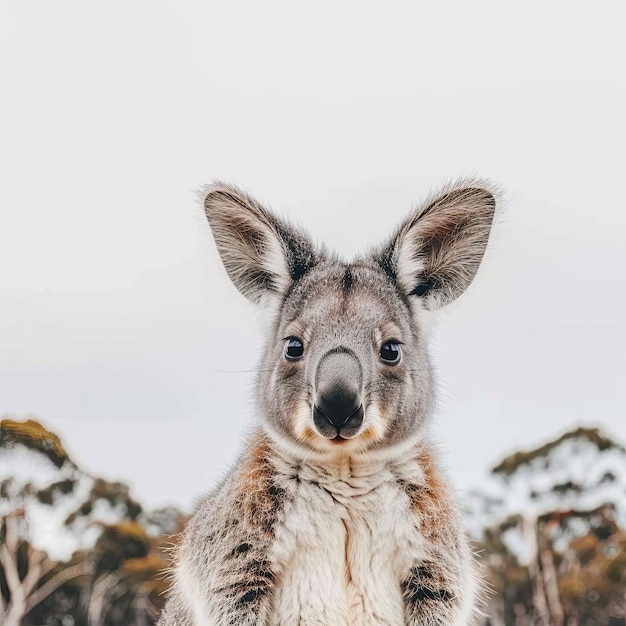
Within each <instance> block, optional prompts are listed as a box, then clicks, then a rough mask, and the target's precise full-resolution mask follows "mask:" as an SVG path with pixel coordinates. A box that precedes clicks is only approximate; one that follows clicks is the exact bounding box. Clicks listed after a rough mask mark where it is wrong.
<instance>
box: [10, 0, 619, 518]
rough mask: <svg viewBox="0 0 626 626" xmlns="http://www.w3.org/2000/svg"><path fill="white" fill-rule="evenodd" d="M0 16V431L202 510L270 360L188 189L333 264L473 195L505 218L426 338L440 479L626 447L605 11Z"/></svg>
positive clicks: (615, 147)
mask: <svg viewBox="0 0 626 626" xmlns="http://www.w3.org/2000/svg"><path fill="white" fill-rule="evenodd" d="M0 6H1V9H0V124H1V127H0V180H1V191H0V413H17V414H25V413H29V414H35V415H37V416H38V417H39V418H40V419H41V420H42V421H43V422H44V423H45V424H46V425H47V426H48V427H49V428H51V429H52V430H54V431H56V432H58V433H59V434H60V435H61V436H62V439H63V442H64V443H65V445H66V447H67V448H68V449H69V451H70V453H71V455H72V457H73V458H74V459H75V460H76V461H77V462H78V463H79V464H81V465H82V466H84V467H85V468H86V469H88V470H90V471H92V472H95V473H100V474H103V475H105V476H108V477H113V478H116V477H117V478H120V479H124V480H128V481H129V482H130V483H131V484H132V486H133V490H134V493H135V495H136V496H137V497H139V498H140V499H142V500H143V501H144V502H146V503H148V504H149V505H161V504H166V503H170V502H172V503H176V504H180V505H182V506H184V507H187V508H189V507H191V505H192V503H193V499H194V498H195V497H196V496H198V495H200V494H201V493H202V492H203V491H205V490H206V489H207V488H209V487H210V486H211V485H212V484H213V482H214V481H215V480H216V478H217V477H219V476H220V475H221V474H222V473H223V472H224V471H225V470H226V469H227V467H228V466H229V464H230V463H231V462H232V461H233V460H234V459H235V457H236V454H237V450H238V448H239V445H240V442H241V440H242V437H243V434H244V432H245V428H246V424H247V423H249V421H250V418H251V416H252V415H253V406H252V392H251V389H252V387H253V382H254V377H253V370H254V367H255V366H256V364H257V361H258V358H259V353H260V346H261V336H260V334H259V332H258V327H257V325H256V323H255V322H254V317H255V313H254V311H253V309H252V307H251V306H250V305H248V304H247V303H246V302H245V300H244V299H243V298H242V297H241V296H240V295H239V294H238V292H237V291H236V290H235V289H234V287H232V286H231V285H230V283H229V282H228V280H227V278H226V276H225V273H224V271H223V269H222V267H221V265H220V263H219V259H218V256H217V253H216V252H215V249H214V247H213V242H212V239H211V236H210V233H209V230H208V226H207V224H206V223H205V219H204V217H203V215H202V212H201V209H200V207H199V205H198V203H197V200H196V197H195V190H197V189H198V188H199V187H201V185H203V184H205V183H207V182H210V181H211V180H213V179H225V180H228V181H231V182H234V183H237V184H241V185H243V186H245V187H246V188H248V189H249V190H250V191H252V192H253V193H254V194H255V195H256V196H257V197H258V198H260V199H261V200H262V201H265V202H266V203H268V204H269V205H271V206H272V207H273V208H274V209H275V210H276V211H278V212H279V213H282V214H284V215H287V216H289V217H291V218H293V219H295V220H296V221H298V222H300V223H301V224H303V225H304V226H306V227H307V228H308V229H309V231H310V232H311V233H312V234H313V235H314V236H315V238H316V239H318V240H324V241H326V242H327V243H328V244H329V245H330V246H331V247H333V248H336V249H339V250H342V251H345V253H346V255H348V256H349V255H350V254H352V253H354V252H355V251H358V250H361V249H362V248H363V247H364V246H367V245H370V244H372V243H375V242H377V241H378V240H380V239H381V238H382V237H385V236H387V234H388V233H389V232H390V230H391V228H392V227H393V226H394V225H395V224H396V223H397V222H398V221H399V220H400V219H402V217H403V216H404V215H406V213H407V212H408V211H409V210H410V208H411V206H412V205H413V204H414V202H416V201H418V200H419V199H420V198H423V197H424V196H425V195H426V194H427V193H428V192H429V191H430V190H432V189H434V188H436V187H437V186H438V185H440V184H442V183H444V182H445V181H447V180H450V179H455V178H457V177H459V176H462V175H468V174H477V175H479V176H484V177H488V178H490V179H493V180H495V181H497V182H498V183H500V184H501V186H502V187H503V188H504V190H505V192H506V199H507V207H506V209H505V211H504V212H503V214H502V217H501V220H500V222H499V225H498V227H497V230H496V232H495V236H494V238H493V241H492V245H491V248H490V250H489V252H488V254H487V257H486V258H485V261H484V264H483V266H482V268H481V270H480V273H479V277H478V279H477V280H476V282H475V283H474V285H473V286H472V288H471V289H470V290H469V291H468V292H467V294H466V295H464V296H463V297H462V298H461V299H460V300H459V301H458V302H457V303H455V304H454V305H452V307H450V308H449V310H448V311H446V312H445V313H444V315H443V316H441V317H442V318H443V319H442V320H441V323H440V324H439V325H438V326H437V330H436V332H435V333H434V336H433V355H434V358H435V362H436V364H437V369H438V371H439V373H440V381H441V384H440V391H441V393H440V395H441V407H440V410H439V413H438V414H437V417H436V424H435V432H436V435H437V437H438V439H439V440H440V441H441V442H442V446H443V448H444V450H445V454H446V461H447V464H448V465H449V467H450V469H451V473H452V475H453V477H454V480H455V481H456V483H457V484H458V485H460V486H461V487H468V486H470V485H474V484H479V483H480V480H481V477H482V476H483V472H484V471H486V468H487V467H488V466H489V465H490V464H491V463H492V462H494V461H496V460H497V459H498V458H499V457H500V456H501V455H502V454H504V453H506V452H509V451H512V450H514V449H516V448H518V447H520V446H529V445H534V444H536V443H539V442H541V441H543V440H545V439H546V438H548V437H552V436H554V435H556V434H559V433H560V432H562V431H563V430H565V429H566V428H569V427H571V426H572V425H578V424H585V425H599V426H601V427H603V428H604V429H606V430H607V431H608V433H609V434H612V435H614V436H617V437H619V438H621V439H622V441H626V399H625V391H624V387H625V383H626V322H625V321H624V318H625V309H626V295H625V293H626V277H625V274H626V272H625V270H626V245H625V239H626V202H625V199H624V196H625V189H624V170H625V166H626V156H625V154H624V145H625V143H626V141H625V140H626V121H625V111H626V88H625V78H624V76H625V72H624V67H625V61H626V45H625V44H624V41H625V39H624V36H623V25H624V16H623V15H621V14H620V7H621V6H622V4H621V3H618V2H614V3H595V4H594V5H593V6H591V5H590V4H588V3H584V4H583V3H575V2H574V3H572V2H550V3H547V2H525V3H521V4H520V3H518V4H517V5H513V4H512V3H502V2H493V3H484V2H472V3H461V2H458V3H447V2H441V3H433V2H428V3H427V2H406V3H393V2H386V3H366V2H315V3H307V4H304V3H297V2H284V3H273V2H248V3H239V2H225V1H224V2H221V3H218V2H197V3H192V2H176V3H175V2H169V3H166V2H157V1H154V0H152V1H150V2H138V1H135V2H106V3H89V2H84V1H83V0H81V1H79V2H78V1H77V2H63V1H56V2H23V1H20V2H17V1H16V2H12V3H7V2H4V3H3V4H2V5H0Z"/></svg>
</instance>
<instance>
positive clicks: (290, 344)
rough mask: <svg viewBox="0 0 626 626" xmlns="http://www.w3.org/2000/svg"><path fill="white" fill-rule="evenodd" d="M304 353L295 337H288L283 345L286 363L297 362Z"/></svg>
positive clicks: (302, 347)
mask: <svg viewBox="0 0 626 626" xmlns="http://www.w3.org/2000/svg"><path fill="white" fill-rule="evenodd" d="M303 353H304V346H303V345H302V342H301V341H300V340H299V339H298V338H297V337H289V338H288V339H287V342H286V343H285V358H286V359H287V360H288V361H297V360H298V359H299V358H300V357H301V356H302V354H303Z"/></svg>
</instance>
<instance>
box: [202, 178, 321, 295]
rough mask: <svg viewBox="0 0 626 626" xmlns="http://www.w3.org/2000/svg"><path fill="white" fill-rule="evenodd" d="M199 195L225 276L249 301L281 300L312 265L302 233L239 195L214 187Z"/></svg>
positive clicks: (314, 256) (222, 186) (230, 189)
mask: <svg viewBox="0 0 626 626" xmlns="http://www.w3.org/2000/svg"><path fill="white" fill-rule="evenodd" d="M202 195H203V202H204V211H205V214H206V216H207V219H208V220H209V224H210V225H211V231H212V233H213V237H214V239H215V244H216V246H217V249H218V252H219V254H220V256H221V258H222V262H223V264H224V267H225V269H226V272H227V273H228V276H229V277H230V279H231V280H232V282H233V284H234V285H235V286H236V287H237V289H238V290H239V291H240V292H241V293H242V294H243V295H244V296H246V298H248V299H249V300H251V301H253V302H257V303H259V302H262V301H263V300H265V299H266V298H268V297H270V298H271V297H280V296H282V295H284V294H285V293H286V292H287V291H288V289H289V288H290V286H291V284H292V283H293V281H295V280H298V279H299V278H300V277H301V276H302V275H304V274H305V273H306V272H307V271H308V270H309V269H310V268H311V267H312V266H313V265H314V264H315V263H316V262H317V253H316V251H315V249H314V247H313V245H312V243H311V241H310V239H309V237H308V236H307V235H306V233H304V232H302V231H301V230H299V229H297V228H295V227H293V226H292V225H290V224H288V223H287V222H285V221H283V220H281V219H279V218H278V217H277V216H276V215H274V214H273V213H272V212H271V211H269V210H268V209H266V208H264V207H263V206H261V204H260V203H259V202H257V201H256V200H255V199H254V198H253V197H252V196H250V195H249V194H247V193H246V192H244V191H242V190H241V189H239V188H237V187H235V186H233V185H229V184H226V183H221V182H218V183H214V184H213V185H210V186H208V187H206V188H205V189H204V190H203V193H202Z"/></svg>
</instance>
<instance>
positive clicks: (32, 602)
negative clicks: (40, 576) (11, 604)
mask: <svg viewBox="0 0 626 626" xmlns="http://www.w3.org/2000/svg"><path fill="white" fill-rule="evenodd" d="M87 573H89V568H88V567H87V565H85V563H77V564H76V565H71V566H70V567H66V568H65V569H62V570H61V571H60V572H57V573H56V574H55V575H54V576H53V577H52V578H50V579H49V580H47V581H46V582H45V583H44V584H43V585H41V587H37V589H35V591H33V593H31V594H30V596H29V597H28V601H27V602H26V613H28V612H29V611H31V610H32V609H33V608H35V607H36V606H37V605H38V604H39V603H40V602H43V601H44V600H45V599H46V598H47V597H48V596H49V595H50V594H51V593H54V592H55V591H56V590H57V589H58V588H59V587H60V586H61V585H63V584H64V583H66V582H67V581H68V580H71V579H72V578H77V577H78V576H84V575H85V574H87Z"/></svg>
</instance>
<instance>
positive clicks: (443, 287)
mask: <svg viewBox="0 0 626 626" xmlns="http://www.w3.org/2000/svg"><path fill="white" fill-rule="evenodd" d="M495 207H496V201H495V198H494V194H493V193H492V192H491V191H489V190H488V189H487V188H486V186H485V185H484V184H475V185H474V184H470V185H467V184H465V185H454V186H451V187H449V188H447V189H445V190H444V191H443V192H442V193H441V194H439V195H437V196H434V197H431V198H429V199H428V200H427V201H426V202H425V203H424V204H422V205H421V206H420V207H418V208H417V209H416V210H415V211H414V212H413V214H412V215H411V216H410V217H409V218H408V219H407V220H406V221H405V222H404V224H402V225H401V227H400V228H399V230H398V231H397V233H396V234H395V235H394V236H393V237H392V239H391V241H389V243H387V244H386V245H385V246H383V247H382V248H381V249H380V250H379V251H378V252H377V253H376V255H375V258H376V260H377V261H378V262H379V263H380V265H381V266H382V267H383V269H384V270H385V271H386V272H387V273H388V274H389V275H390V276H391V277H392V278H393V279H394V280H396V281H397V283H398V285H399V286H400V288H401V289H402V290H403V291H404V293H406V295H407V296H416V297H419V298H421V299H422V301H423V302H424V305H425V306H426V308H427V309H430V310H433V309H437V308H439V307H442V306H444V305H446V304H448V303H449V302H452V300H454V299H455V298H458V297H459V296H460V295H461V294H462V293H463V292H464V291H465V290H466V289H467V287H469V285H470V283H471V282H472V280H473V279H474V276H475V275H476V272H477V271H478V266H479V265H480V262H481V260H482V258H483V255H484V253H485V249H486V247H487V241H488V239H489V232H490V230H491V223H492V221H493V216H494V211H495Z"/></svg>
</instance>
